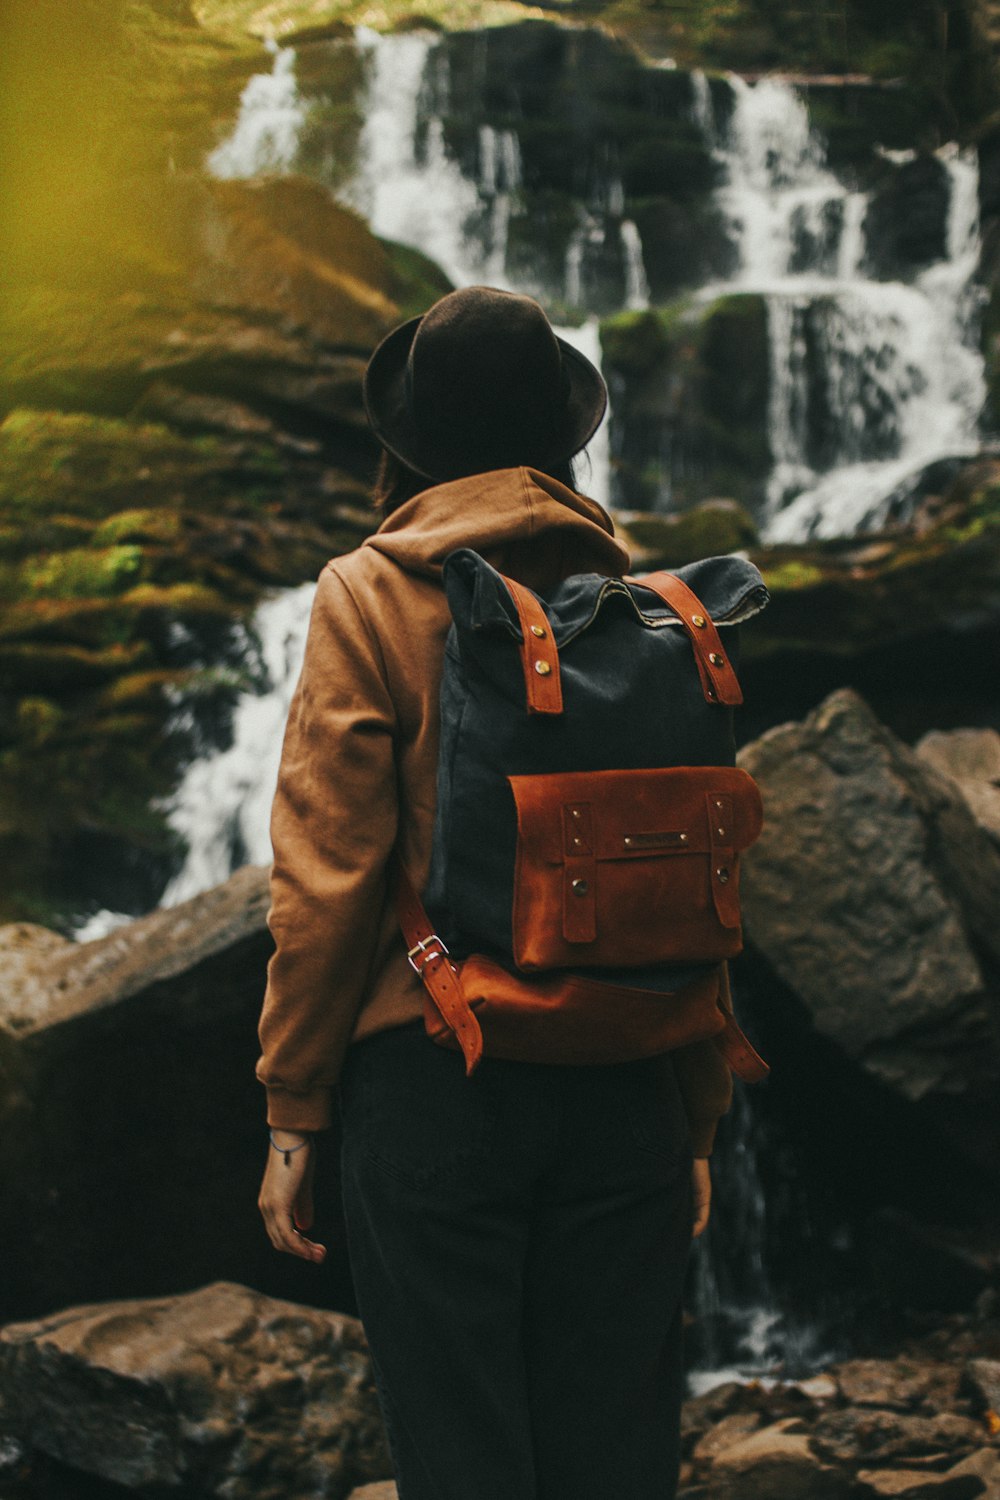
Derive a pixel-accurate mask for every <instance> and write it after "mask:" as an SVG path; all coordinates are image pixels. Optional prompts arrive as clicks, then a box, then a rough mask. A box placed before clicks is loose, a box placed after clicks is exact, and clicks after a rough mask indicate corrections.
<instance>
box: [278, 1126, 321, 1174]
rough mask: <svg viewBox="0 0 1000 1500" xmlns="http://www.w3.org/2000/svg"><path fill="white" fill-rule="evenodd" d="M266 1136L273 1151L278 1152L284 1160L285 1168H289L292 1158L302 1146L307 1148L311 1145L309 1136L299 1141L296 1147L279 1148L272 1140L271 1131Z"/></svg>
mask: <svg viewBox="0 0 1000 1500" xmlns="http://www.w3.org/2000/svg"><path fill="white" fill-rule="evenodd" d="M267 1135H268V1139H269V1141H270V1142H271V1145H272V1146H273V1147H274V1149H275V1151H280V1152H281V1154H282V1156H283V1157H284V1158H285V1166H286V1167H290V1166H291V1165H292V1157H293V1156H294V1154H295V1152H296V1151H301V1150H302V1148H303V1146H309V1145H311V1144H312V1136H311V1135H307V1136H306V1138H305V1140H304V1141H299V1144H298V1145H297V1146H279V1145H278V1143H277V1141H276V1140H275V1139H274V1131H273V1130H269V1131H268V1132H267Z"/></svg>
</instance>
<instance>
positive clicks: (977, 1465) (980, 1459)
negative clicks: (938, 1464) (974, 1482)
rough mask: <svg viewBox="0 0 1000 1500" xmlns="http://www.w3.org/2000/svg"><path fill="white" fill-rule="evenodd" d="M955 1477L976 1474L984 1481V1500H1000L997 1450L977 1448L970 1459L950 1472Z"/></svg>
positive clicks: (999, 1471)
mask: <svg viewBox="0 0 1000 1500" xmlns="http://www.w3.org/2000/svg"><path fill="white" fill-rule="evenodd" d="M948 1474H949V1475H950V1476H953V1477H957V1476H958V1475H964V1474H974V1475H975V1476H976V1477H977V1478H979V1479H981V1480H982V1481H983V1484H984V1486H985V1488H984V1489H983V1491H982V1500H1000V1453H998V1452H997V1450H996V1448H977V1449H976V1451H975V1453H970V1454H969V1456H968V1458H963V1459H962V1461H961V1462H960V1463H957V1464H953V1465H952V1467H951V1468H950V1469H949V1470H948Z"/></svg>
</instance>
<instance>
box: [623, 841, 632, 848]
mask: <svg viewBox="0 0 1000 1500" xmlns="http://www.w3.org/2000/svg"><path fill="white" fill-rule="evenodd" d="M631 847H632V840H631V839H629V838H627V839H626V840H625V848H626V849H631Z"/></svg>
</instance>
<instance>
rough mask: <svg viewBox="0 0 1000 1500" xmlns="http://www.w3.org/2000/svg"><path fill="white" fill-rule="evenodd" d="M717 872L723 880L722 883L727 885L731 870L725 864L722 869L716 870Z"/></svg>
mask: <svg viewBox="0 0 1000 1500" xmlns="http://www.w3.org/2000/svg"><path fill="white" fill-rule="evenodd" d="M715 873H716V875H718V877H719V880H720V881H721V882H722V884H723V885H725V883H726V881H727V880H728V879H729V871H728V870H727V869H726V867H725V865H723V866H722V869H721V870H716V872H715Z"/></svg>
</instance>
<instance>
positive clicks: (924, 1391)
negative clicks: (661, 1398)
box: [678, 1320, 1000, 1500]
mask: <svg viewBox="0 0 1000 1500" xmlns="http://www.w3.org/2000/svg"><path fill="white" fill-rule="evenodd" d="M995 1337H996V1325H995V1323H993V1324H991V1323H989V1322H987V1323H985V1324H983V1325H982V1327H981V1328H977V1327H976V1326H975V1325H974V1324H973V1325H969V1324H963V1323H962V1322H961V1321H960V1320H956V1322H955V1324H954V1325H952V1326H950V1327H947V1328H942V1329H941V1330H940V1332H939V1333H937V1334H935V1335H933V1336H932V1337H931V1338H930V1339H928V1340H926V1341H925V1343H924V1344H923V1345H918V1344H916V1343H914V1344H913V1345H912V1347H910V1346H908V1347H907V1349H905V1350H904V1352H903V1353H901V1354H900V1355H899V1356H898V1357H895V1358H867V1359H856V1360H846V1361H843V1362H841V1363H838V1364H834V1365H831V1366H829V1367H827V1368H826V1369H825V1370H824V1371H823V1372H822V1373H820V1374H818V1375H816V1376H813V1377H811V1378H810V1379H807V1380H802V1381H793V1382H790V1383H784V1384H783V1383H781V1382H779V1383H777V1384H776V1385H775V1386H774V1387H773V1388H772V1389H771V1390H764V1389H762V1388H761V1387H760V1386H759V1385H756V1384H755V1383H751V1384H750V1385H741V1384H738V1383H737V1382H735V1381H733V1382H729V1383H727V1384H724V1385H719V1386H716V1387H715V1388H714V1389H713V1390H710V1391H707V1392H706V1393H705V1394H704V1395H702V1396H699V1397H697V1398H695V1399H693V1400H690V1401H687V1402H686V1403H685V1406H684V1413H683V1420H682V1435H683V1444H684V1448H683V1451H684V1461H683V1464H682V1470H681V1484H680V1488H679V1491H678V1494H679V1496H681V1497H686V1496H690V1497H691V1500H694V1497H699V1500H702V1497H704V1500H723V1497H725V1500H737V1497H739V1500H775V1497H777V1496H782V1497H789V1500H818V1497H835V1500H841V1497H843V1500H856V1497H875V1496H880V1495H881V1496H906V1497H909V1500H917V1497H922V1500H932V1497H939V1500H952V1497H955V1500H965V1497H968V1500H972V1497H973V1496H977V1495H982V1496H983V1497H984V1500H989V1497H991V1496H992V1495H993V1494H994V1493H995V1488H996V1486H997V1484H998V1478H1000V1447H998V1441H997V1435H996V1431H995V1426H996V1424H995V1422H994V1421H993V1420H992V1418H991V1416H990V1409H989V1408H987V1407H984V1405H983V1401H982V1397H981V1393H980V1389H979V1387H978V1386H977V1384H976V1376H975V1374H974V1372H975V1370H976V1369H977V1368H978V1366H979V1365H980V1364H982V1363H983V1361H982V1358H981V1357H980V1358H977V1357H976V1351H977V1350H981V1349H983V1348H989V1347H992V1340H993V1339H994V1338H995ZM951 1340H954V1341H955V1343H954V1347H953V1348H952V1349H951V1350H949V1349H948V1344H949V1342H950V1341H951Z"/></svg>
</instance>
